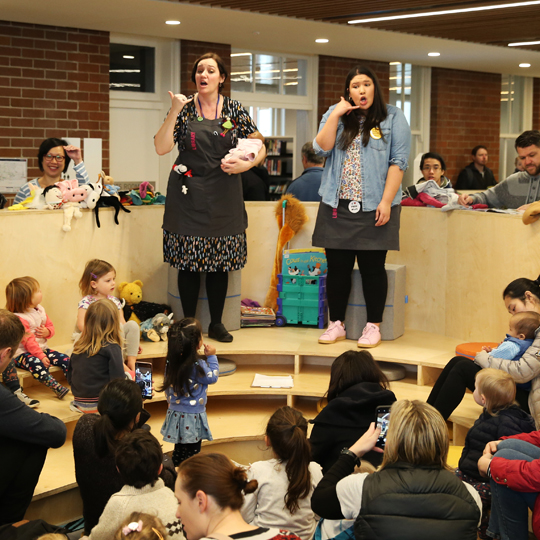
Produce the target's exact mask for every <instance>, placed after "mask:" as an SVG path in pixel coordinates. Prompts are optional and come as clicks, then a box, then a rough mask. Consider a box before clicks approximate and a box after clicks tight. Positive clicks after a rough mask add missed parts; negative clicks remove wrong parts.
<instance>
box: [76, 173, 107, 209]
mask: <svg viewBox="0 0 540 540" xmlns="http://www.w3.org/2000/svg"><path fill="white" fill-rule="evenodd" d="M81 187H82V188H83V189H85V190H86V191H87V193H88V195H87V197H86V199H85V200H84V201H83V202H82V203H81V208H89V209H90V210H93V209H94V208H95V207H96V204H97V202H98V201H99V198H100V197H101V194H102V193H103V184H102V183H101V180H98V181H97V183H95V184H84V185H83V186H81Z"/></svg>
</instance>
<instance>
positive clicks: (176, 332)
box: [160, 317, 204, 396]
mask: <svg viewBox="0 0 540 540" xmlns="http://www.w3.org/2000/svg"><path fill="white" fill-rule="evenodd" d="M167 335H168V348H167V362H166V367H165V377H164V379H163V386H162V387H161V390H160V392H163V391H165V390H167V388H172V389H173V390H174V391H175V392H176V393H177V394H178V396H181V395H186V394H189V395H191V390H192V385H191V383H190V381H189V379H190V377H191V372H192V371H193V367H194V366H195V367H196V368H197V371H198V372H199V373H200V374H201V375H204V370H203V369H202V367H201V366H199V364H198V361H199V358H200V356H199V353H198V352H197V350H198V348H199V343H200V342H201V340H202V328H201V323H200V322H199V321H198V320H197V319H193V318H191V317H187V318H185V319H182V320H181V321H177V322H175V323H173V324H172V326H171V327H170V328H169V332H168V333H167Z"/></svg>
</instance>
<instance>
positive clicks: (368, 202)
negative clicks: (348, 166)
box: [313, 105, 411, 212]
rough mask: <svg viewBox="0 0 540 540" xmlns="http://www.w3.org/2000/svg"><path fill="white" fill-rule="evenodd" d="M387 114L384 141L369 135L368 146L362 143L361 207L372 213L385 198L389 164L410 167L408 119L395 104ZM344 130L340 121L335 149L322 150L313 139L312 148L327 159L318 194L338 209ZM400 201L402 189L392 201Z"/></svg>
mask: <svg viewBox="0 0 540 540" xmlns="http://www.w3.org/2000/svg"><path fill="white" fill-rule="evenodd" d="M335 107H336V105H332V106H331V107H330V108H329V109H328V111H326V113H325V114H324V116H323V117H322V120H321V123H320V125H319V131H320V130H321V129H322V127H323V126H324V124H326V121H327V120H328V117H329V116H330V114H331V112H332V111H333V110H334V109H335ZM386 108H387V110H388V116H387V117H386V118H385V119H384V120H383V121H382V122H381V125H380V128H381V131H382V133H383V136H384V140H383V139H382V138H381V139H374V138H373V137H370V138H369V143H368V145H367V146H364V145H361V156H360V167H361V172H362V181H361V183H362V210H363V211H364V212H373V211H374V210H376V209H377V206H379V203H380V202H381V200H382V196H383V192H384V187H385V184H386V176H387V174H388V168H389V167H390V165H397V166H398V167H399V168H400V169H401V170H402V171H405V170H406V169H407V165H408V160H409V154H410V151H411V128H410V127H409V124H408V123H407V120H406V119H405V115H404V114H403V111H402V110H401V109H398V108H397V107H394V106H393V105H387V106H386ZM342 133H343V122H342V121H341V118H340V119H339V122H338V128H337V132H336V144H335V145H334V148H332V150H323V149H322V148H321V147H320V146H319V145H318V144H317V141H316V140H314V141H313V149H314V150H315V152H316V153H317V154H319V155H320V156H325V157H326V158H327V160H326V165H325V167H324V171H323V176H322V182H321V188H320V189H319V195H320V196H321V197H322V202H323V203H325V204H328V205H329V206H331V207H332V208H337V206H338V203H339V187H340V183H341V172H342V170H343V162H344V161H345V156H346V154H347V152H346V150H341V149H340V148H339V147H338V145H339V139H340V137H341V134H342ZM400 202H401V190H400V189H398V190H397V192H396V196H395V197H394V200H393V201H392V206H396V205H397V204H400Z"/></svg>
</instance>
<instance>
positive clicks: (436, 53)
mask: <svg viewBox="0 0 540 540" xmlns="http://www.w3.org/2000/svg"><path fill="white" fill-rule="evenodd" d="M427 55H428V56H441V53H440V52H430V53H427Z"/></svg>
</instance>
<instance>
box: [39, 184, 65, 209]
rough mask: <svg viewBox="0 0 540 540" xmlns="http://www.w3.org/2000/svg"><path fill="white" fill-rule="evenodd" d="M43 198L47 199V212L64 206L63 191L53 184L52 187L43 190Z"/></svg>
mask: <svg viewBox="0 0 540 540" xmlns="http://www.w3.org/2000/svg"><path fill="white" fill-rule="evenodd" d="M43 196H44V197H45V206H44V208H46V209H47V210H58V209H59V208H62V206H63V205H64V201H63V200H62V191H60V188H59V187H58V186H57V185H56V184H53V185H52V186H47V187H46V188H45V189H44V190H43Z"/></svg>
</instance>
